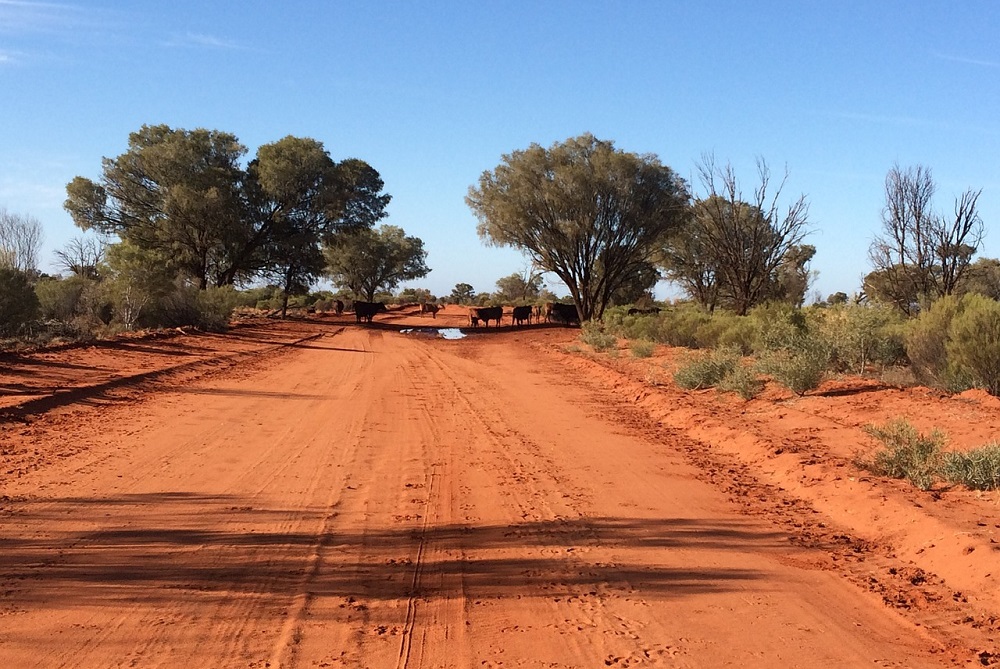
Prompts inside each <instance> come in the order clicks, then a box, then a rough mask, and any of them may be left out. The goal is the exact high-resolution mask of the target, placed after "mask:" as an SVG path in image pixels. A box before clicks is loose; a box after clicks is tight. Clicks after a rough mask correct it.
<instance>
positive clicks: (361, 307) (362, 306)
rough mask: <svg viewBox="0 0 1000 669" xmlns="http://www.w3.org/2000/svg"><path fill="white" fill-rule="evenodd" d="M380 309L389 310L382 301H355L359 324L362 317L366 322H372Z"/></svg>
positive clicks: (355, 313) (356, 316) (355, 314)
mask: <svg viewBox="0 0 1000 669" xmlns="http://www.w3.org/2000/svg"><path fill="white" fill-rule="evenodd" d="M380 311H388V310H387V309H386V308H385V305H384V304H382V303H381V302H358V301H357V300H355V302H354V316H355V318H357V319H358V323H359V324H360V323H361V321H362V319H364V321H365V322H366V323H371V322H372V319H373V318H375V314H377V313H378V312H380Z"/></svg>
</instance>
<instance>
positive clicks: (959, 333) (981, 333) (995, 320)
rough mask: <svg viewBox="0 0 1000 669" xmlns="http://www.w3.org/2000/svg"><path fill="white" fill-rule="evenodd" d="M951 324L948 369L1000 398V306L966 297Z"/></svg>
mask: <svg viewBox="0 0 1000 669" xmlns="http://www.w3.org/2000/svg"><path fill="white" fill-rule="evenodd" d="M961 305H962V308H961V310H960V311H959V312H958V313H957V314H956V315H955V317H954V318H953V319H952V321H951V326H950V328H949V330H948V340H947V341H946V342H945V346H944V347H945V355H946V359H947V365H948V368H949V369H953V370H955V371H956V372H957V373H958V374H959V375H960V377H961V378H963V379H968V380H969V381H970V382H971V383H972V385H974V386H976V387H978V388H983V389H984V390H986V391H987V392H988V393H989V394H991V395H1000V302H997V301H996V300H993V299H991V298H989V297H985V296H983V295H966V296H965V297H963V298H962V303H961Z"/></svg>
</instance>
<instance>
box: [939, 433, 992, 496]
mask: <svg viewBox="0 0 1000 669" xmlns="http://www.w3.org/2000/svg"><path fill="white" fill-rule="evenodd" d="M941 475H942V476H943V477H944V479H945V480H947V481H950V482H952V483H961V484H962V485H965V486H968V487H969V488H972V489H973V490H996V489H997V488H1000V443H996V442H992V443H989V444H986V445H985V446H981V447H979V448H976V449H973V450H971V451H967V452H965V453H946V454H945V455H944V461H943V462H942V464H941Z"/></svg>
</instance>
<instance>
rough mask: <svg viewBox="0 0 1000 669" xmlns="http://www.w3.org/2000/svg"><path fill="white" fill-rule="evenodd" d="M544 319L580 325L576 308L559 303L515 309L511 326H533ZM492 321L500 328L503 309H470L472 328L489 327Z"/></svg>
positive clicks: (548, 321)
mask: <svg viewBox="0 0 1000 669" xmlns="http://www.w3.org/2000/svg"><path fill="white" fill-rule="evenodd" d="M542 319H544V320H545V322H546V323H564V324H566V325H570V324H572V323H576V324H577V325H579V324H580V315H579V314H578V313H577V311H576V306H575V305H572V304H560V303H559V302H549V303H547V304H544V305H542V304H537V305H535V306H526V307H514V309H513V310H512V311H511V316H510V324H511V325H515V326H519V325H525V324H527V325H531V322H532V321H534V322H535V323H541V322H542ZM490 321H493V322H494V324H495V325H496V327H500V323H501V322H502V321H503V307H471V308H470V309H469V325H470V326H472V327H474V328H477V327H479V324H480V323H482V324H483V326H484V327H489V326H490Z"/></svg>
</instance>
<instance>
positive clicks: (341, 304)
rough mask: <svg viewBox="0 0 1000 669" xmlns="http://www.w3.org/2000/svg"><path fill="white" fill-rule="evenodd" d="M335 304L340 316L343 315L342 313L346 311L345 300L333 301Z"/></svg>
mask: <svg viewBox="0 0 1000 669" xmlns="http://www.w3.org/2000/svg"><path fill="white" fill-rule="evenodd" d="M333 306H334V309H336V311H337V315H338V316H339V315H341V314H342V313H344V301H343V300H337V301H336V302H334V303H333Z"/></svg>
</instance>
